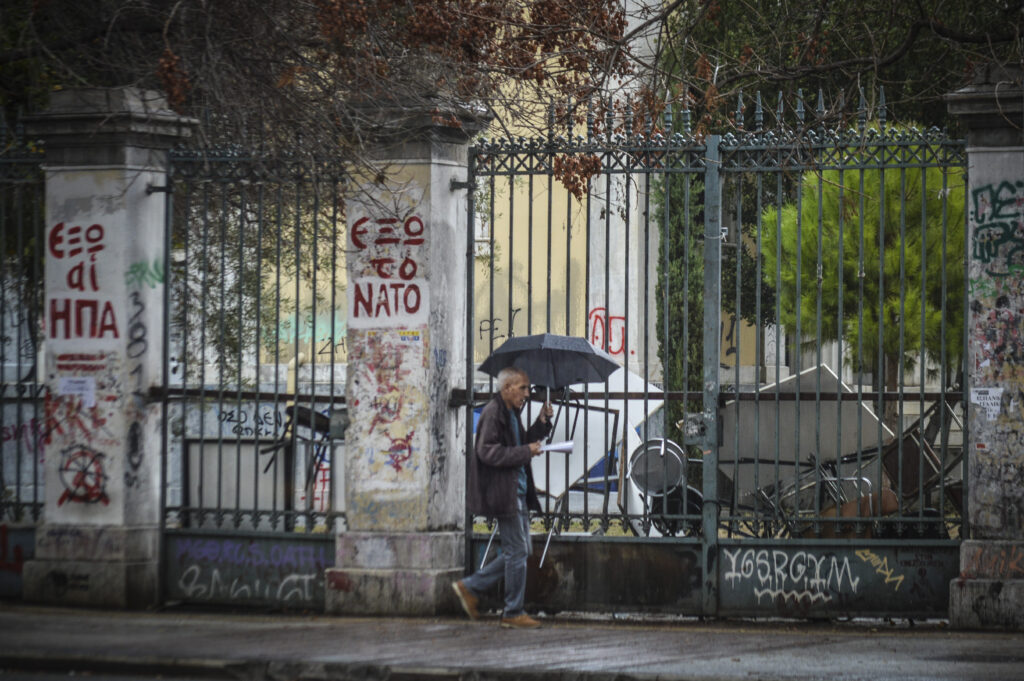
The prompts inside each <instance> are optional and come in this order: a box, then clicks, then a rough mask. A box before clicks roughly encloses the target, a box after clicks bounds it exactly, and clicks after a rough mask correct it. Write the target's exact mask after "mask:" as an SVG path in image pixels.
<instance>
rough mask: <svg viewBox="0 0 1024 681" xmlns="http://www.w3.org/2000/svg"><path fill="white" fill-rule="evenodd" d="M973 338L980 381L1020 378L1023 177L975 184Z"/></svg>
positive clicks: (1023, 332) (1023, 343)
mask: <svg viewBox="0 0 1024 681" xmlns="http://www.w3.org/2000/svg"><path fill="white" fill-rule="evenodd" d="M970 220H971V223H972V227H973V238H972V243H971V258H972V260H973V261H974V263H975V265H979V266H980V267H981V269H980V270H978V269H976V268H972V274H973V275H974V276H972V278H971V281H970V295H971V302H970V306H971V320H972V322H971V327H970V342H971V345H972V349H973V352H972V355H971V356H972V359H973V362H974V367H973V369H974V371H975V374H976V377H977V379H976V380H978V381H980V384H986V383H989V382H1005V381H1011V382H1014V381H1016V380H1017V379H1016V375H1017V373H1018V368H1019V367H1020V366H1021V365H1022V364H1024V290H1022V288H1024V287H1022V284H1021V279H1022V275H1024V180H1020V179H1017V180H1003V181H998V182H991V183H988V184H984V185H981V186H978V187H975V188H973V189H972V190H971V196H970Z"/></svg>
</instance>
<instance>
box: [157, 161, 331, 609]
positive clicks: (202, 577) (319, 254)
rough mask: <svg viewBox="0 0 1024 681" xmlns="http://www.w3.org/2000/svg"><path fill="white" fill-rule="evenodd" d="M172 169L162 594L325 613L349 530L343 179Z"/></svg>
mask: <svg viewBox="0 0 1024 681" xmlns="http://www.w3.org/2000/svg"><path fill="white" fill-rule="evenodd" d="M170 161H171V168H170V170H171V172H170V177H169V183H168V184H169V191H168V194H167V200H168V211H167V214H168V215H169V216H170V218H169V220H170V224H169V227H168V234H169V236H168V239H169V247H168V249H167V252H168V262H167V264H166V266H165V268H164V271H166V272H167V273H168V274H167V281H168V286H167V295H168V300H167V314H168V324H167V329H168V336H167V338H166V343H165V346H166V348H167V356H166V363H167V369H166V375H167V376H169V377H170V379H169V381H168V384H167V385H166V386H165V395H164V397H165V400H166V404H167V413H166V417H165V419H164V427H165V428H166V434H165V437H166V442H167V447H166V473H165V490H164V495H165V503H164V518H163V524H164V526H163V528H164V533H163V534H164V556H165V560H164V564H163V566H162V570H163V575H162V576H163V586H164V597H165V599H169V600H176V601H185V602H193V603H203V604H220V605H231V606H239V605H242V606H253V605H255V606H263V607H268V606H269V607H285V608H296V609H303V610H309V609H312V610H320V609H322V608H323V603H324V592H325V586H324V571H325V569H326V568H328V567H332V566H333V565H334V538H335V532H336V531H338V530H341V529H342V528H343V523H344V485H343V483H342V480H343V478H344V476H343V468H342V467H341V461H342V458H343V456H344V430H345V421H346V410H345V360H346V356H347V353H346V348H345V320H346V306H345V303H344V271H345V261H344V247H345V243H344V216H343V208H342V206H343V200H342V196H343V195H344V188H345V182H346V173H345V170H344V169H343V168H342V167H341V165H340V164H339V163H335V162H333V161H331V160H314V159H309V158H293V157H286V158H282V157H280V156H273V155H270V154H262V153H259V152H258V151H255V150H242V149H240V148H230V149H188V150H184V149H182V150H174V151H173V152H172V153H171V157H170Z"/></svg>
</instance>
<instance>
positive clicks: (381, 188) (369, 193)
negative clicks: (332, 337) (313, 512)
mask: <svg viewBox="0 0 1024 681" xmlns="http://www.w3.org/2000/svg"><path fill="white" fill-rule="evenodd" d="M428 120H429V119H428ZM419 130H420V132H419V133H418V135H417V134H413V135H409V137H410V138H411V140H410V141H407V142H404V143H400V144H396V145H392V146H390V147H388V148H386V149H384V150H382V152H381V159H380V162H381V164H382V167H384V168H386V171H385V172H381V173H380V175H379V176H378V177H369V178H365V180H364V181H362V182H360V183H357V184H358V186H357V187H356V188H355V191H354V193H353V195H352V196H351V197H350V198H349V200H348V202H347V219H348V237H347V238H348V246H347V273H348V284H347V296H348V339H347V340H348V348H349V354H348V377H347V378H348V384H347V393H346V395H347V397H346V402H347V405H348V414H349V417H350V419H351V424H350V425H349V427H348V430H347V431H346V438H345V440H346V456H345V490H346V492H345V495H346V501H345V503H346V521H347V531H345V532H342V533H340V534H339V535H338V537H337V544H336V545H337V559H336V562H335V565H336V567H335V568H334V569H330V570H328V571H327V580H326V581H327V595H326V609H327V611H328V612H334V613H346V614H351V613H375V614H385V613H387V614H434V613H438V612H442V611H446V610H450V609H451V608H452V607H453V605H454V604H453V602H452V601H453V599H452V598H451V593H450V589H449V587H448V583H449V582H450V581H452V580H453V579H456V578H458V577H459V576H461V575H462V572H463V566H464V552H465V551H464V535H463V532H462V529H463V525H464V516H465V473H464V471H465V459H464V449H465V447H464V443H465V419H464V415H463V412H462V411H461V410H458V409H452V408H451V407H450V406H449V395H450V391H451V388H452V387H453V386H462V385H465V384H466V383H465V376H464V374H465V341H464V338H463V337H464V333H465V331H464V329H465V314H466V293H465V289H466V249H467V224H466V200H467V190H466V189H464V188H461V189H455V188H453V187H452V183H453V182H454V181H464V180H465V178H466V164H467V150H468V137H467V136H466V134H465V132H464V131H462V130H458V129H454V128H445V127H440V126H436V125H433V124H431V123H428V124H426V125H424V126H422V127H420V128H419Z"/></svg>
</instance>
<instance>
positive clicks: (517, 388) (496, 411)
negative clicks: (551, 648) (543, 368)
mask: <svg viewBox="0 0 1024 681" xmlns="http://www.w3.org/2000/svg"><path fill="white" fill-rule="evenodd" d="M529 398H530V378H529V376H527V375H526V372H524V371H522V370H520V369H516V368H508V369H502V370H501V372H500V373H499V374H498V394H497V395H495V396H494V398H493V399H492V400H491V401H490V402H488V403H487V405H486V406H485V407H484V408H483V411H482V412H481V413H480V421H479V423H478V424H477V431H476V446H475V447H474V453H473V456H471V457H469V483H468V484H469V487H468V489H467V490H466V501H467V506H468V508H469V511H470V512H471V513H474V514H477V515H483V516H487V517H493V518H497V521H498V533H499V534H500V535H501V553H500V554H499V555H498V557H497V558H495V559H494V560H492V561H491V562H490V563H488V564H487V565H486V566H484V568H483V569H481V570H480V571H479V572H476V573H475V574H473V575H470V576H469V577H467V578H466V579H463V580H461V581H458V582H455V583H453V584H452V588H453V589H454V590H455V595H456V596H458V598H459V602H460V603H461V604H462V607H463V609H464V610H465V611H466V614H467V615H469V616H470V618H472V619H476V618H477V609H476V606H477V598H478V596H479V594H481V593H483V592H485V591H487V589H489V588H491V587H492V586H494V585H495V584H497V583H498V580H500V579H501V578H502V577H503V576H504V578H505V610H504V612H503V613H502V616H501V626H503V627H507V628H512V629H534V628H536V627H539V626H540V622H538V621H537V620H535V619H534V618H532V617H530V616H529V615H527V614H526V613H525V612H524V611H523V603H524V601H525V599H526V558H527V556H529V555H530V510H531V509H532V510H534V511H540V501H539V500H538V499H537V490H536V488H535V487H534V486H533V471H532V470H531V469H530V459H531V458H532V457H534V456H537V455H538V454H540V453H541V449H540V448H541V440H543V438H544V437H545V436H546V435H547V434H548V431H550V430H551V416H552V414H553V410H552V408H551V405H550V404H548V403H546V404H545V405H544V406H543V407H542V408H541V409H540V414H539V415H538V416H537V420H536V421H535V422H534V424H533V425H532V426H530V429H529V430H525V429H524V428H523V425H522V423H521V422H520V420H519V412H520V411H521V410H522V408H523V405H525V404H526V401H527V400H528V399H529Z"/></svg>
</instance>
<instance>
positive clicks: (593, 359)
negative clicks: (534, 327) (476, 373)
mask: <svg viewBox="0 0 1024 681" xmlns="http://www.w3.org/2000/svg"><path fill="white" fill-rule="evenodd" d="M506 367H515V368H517V369H522V370H523V371H525V372H526V374H527V376H529V377H530V382H531V383H533V384H534V385H542V386H545V387H547V388H555V389H557V388H564V387H566V386H569V385H573V384H576V383H599V382H601V381H603V380H605V379H607V378H608V376H609V375H611V373H612V372H613V371H615V370H616V369H618V368H619V365H618V363H617V362H616V361H615V360H614V359H612V357H611V355H609V354H608V353H607V352H605V351H604V350H601V349H600V348H597V347H595V346H594V345H593V344H591V343H590V342H589V341H587V340H586V339H584V338H577V337H575V336H557V335H555V334H551V333H540V334H536V335H533V336H513V337H512V338H509V339H508V340H507V341H505V342H504V343H502V344H501V346H500V347H498V348H497V349H496V350H495V351H494V352H492V353H491V355H490V357H488V358H487V359H485V360H484V362H483V364H481V365H480V371H482V372H484V373H485V374H488V375H490V376H497V375H498V372H499V371H501V370H502V369H504V368H506Z"/></svg>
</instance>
